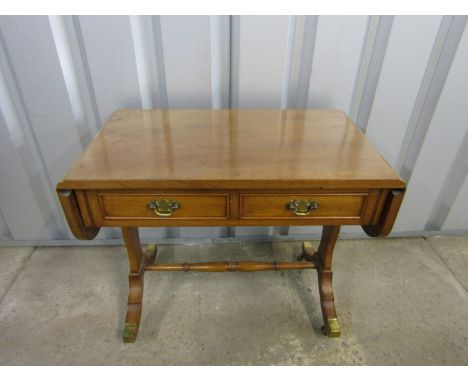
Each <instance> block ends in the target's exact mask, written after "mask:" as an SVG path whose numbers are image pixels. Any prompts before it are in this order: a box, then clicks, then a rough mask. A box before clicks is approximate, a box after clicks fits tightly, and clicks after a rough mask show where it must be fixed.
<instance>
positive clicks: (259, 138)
mask: <svg viewBox="0 0 468 382" xmlns="http://www.w3.org/2000/svg"><path fill="white" fill-rule="evenodd" d="M404 187H405V184H404V182H403V181H402V180H401V179H400V177H399V176H398V175H397V174H396V173H395V171H394V170H393V169H392V168H391V167H390V165H389V164H388V163H387V162H386V161H385V160H384V159H383V158H382V157H381V156H380V155H379V154H378V152H377V151H376V150H375V149H374V148H373V147H372V146H371V144H370V143H369V142H368V141H367V139H366V137H365V136H364V135H363V134H362V133H361V131H360V130H359V129H357V128H356V127H355V125H354V124H353V123H352V121H351V120H350V119H349V118H348V117H347V116H346V115H345V114H344V113H342V112H340V111H337V110H276V109H260V110H198V109H197V110H195V109H192V110H176V109H174V110H131V109H128V110H127V109H125V110H117V111H116V112H115V113H114V114H113V115H112V117H111V119H110V120H109V122H107V124H106V125H105V126H104V127H103V128H102V129H101V131H100V132H99V133H98V134H97V136H96V137H95V138H94V140H93V141H92V142H91V144H90V145H89V147H88V148H87V149H86V151H85V152H84V153H83V154H82V156H81V157H80V159H79V160H78V161H77V162H76V163H75V165H74V166H73V167H72V168H71V170H70V171H69V172H68V174H67V175H66V177H65V178H64V180H63V181H62V182H61V183H59V185H58V188H59V189H92V188H101V189H102V188H107V189H116V188H126V189H137V188H145V189H149V188H158V189H162V188H166V189H173V188H182V189H187V188H191V189H195V188H200V189H226V188H230V189H234V188H237V189H254V188H269V189H287V188H303V189H305V188H314V189H321V188H323V189H350V188H404Z"/></svg>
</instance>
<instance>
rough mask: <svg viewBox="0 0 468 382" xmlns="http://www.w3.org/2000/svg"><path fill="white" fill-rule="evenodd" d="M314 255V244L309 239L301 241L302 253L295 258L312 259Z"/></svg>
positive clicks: (300, 259) (299, 259)
mask: <svg viewBox="0 0 468 382" xmlns="http://www.w3.org/2000/svg"><path fill="white" fill-rule="evenodd" d="M314 255H315V249H314V246H313V245H312V243H311V242H310V241H304V242H303V243H302V253H301V254H300V255H299V256H298V258H297V260H298V261H302V260H304V259H305V260H306V261H312V260H313V258H314Z"/></svg>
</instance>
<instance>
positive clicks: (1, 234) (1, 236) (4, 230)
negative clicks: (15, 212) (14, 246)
mask: <svg viewBox="0 0 468 382" xmlns="http://www.w3.org/2000/svg"><path fill="white" fill-rule="evenodd" d="M0 155H1V154H0ZM11 239H12V236H11V234H10V230H9V229H8V225H7V223H6V221H5V218H4V217H3V215H2V211H1V210H0V240H11Z"/></svg>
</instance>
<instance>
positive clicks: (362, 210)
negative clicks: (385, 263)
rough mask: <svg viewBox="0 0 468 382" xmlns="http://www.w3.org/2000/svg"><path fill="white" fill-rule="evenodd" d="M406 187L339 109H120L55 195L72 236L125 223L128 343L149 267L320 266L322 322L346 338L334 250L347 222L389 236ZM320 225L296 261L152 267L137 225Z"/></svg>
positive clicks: (152, 251)
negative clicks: (338, 302)
mask: <svg viewBox="0 0 468 382" xmlns="http://www.w3.org/2000/svg"><path fill="white" fill-rule="evenodd" d="M404 190H405V183H404V182H403V181H402V180H401V179H400V177H399V176H398V175H397V174H396V173H395V172H394V171H393V169H392V168H391V167H390V166H389V165H388V164H387V162H386V161H385V160H384V159H383V158H382V157H381V156H380V155H379V154H378V153H377V152H376V151H375V150H374V149H373V148H372V146H371V145H370V144H369V143H368V141H367V140H366V137H365V136H364V135H363V134H362V133H361V132H360V130H359V129H357V128H356V127H355V125H354V124H353V123H352V121H351V120H350V119H349V118H348V117H347V116H346V115H345V114H344V113H342V112H340V111H336V110H274V109H261V110H117V111H116V112H114V114H113V115H112V117H111V118H110V120H109V122H108V123H107V124H106V125H105V126H104V127H103V129H102V130H101V131H100V132H99V134H97V136H96V137H95V138H94V140H93V141H92V142H91V144H90V145H89V147H88V148H87V150H86V151H85V152H84V153H83V154H82V156H81V158H80V159H79V160H78V161H77V162H76V164H75V165H74V166H73V167H72V168H71V170H70V171H69V172H68V174H67V175H66V177H65V178H64V180H63V181H62V182H60V183H59V184H58V185H57V192H58V196H59V199H60V202H61V204H62V207H63V210H64V213H65V216H66V218H67V221H68V224H69V226H70V229H71V231H72V232H73V234H74V235H75V236H76V237H77V238H79V239H85V240H91V239H93V238H94V237H95V236H96V235H97V233H98V231H99V229H100V227H121V228H122V232H123V238H124V241H125V245H126V248H127V252H128V259H129V263H130V273H129V284H130V288H129V296H128V310H127V317H126V322H125V329H124V333H123V339H124V341H125V342H134V341H135V339H136V336H137V333H138V328H139V324H140V317H141V310H142V299H143V278H144V273H145V271H185V272H186V271H214V272H226V271H228V272H232V271H241V272H244V271H264V270H289V269H316V270H317V272H318V284H319V291H320V304H321V308H322V314H323V320H324V326H323V327H322V330H323V332H324V334H326V335H328V336H329V337H338V336H339V335H340V327H339V324H338V320H337V315H336V310H335V304H334V297H333V290H332V256H333V249H334V246H335V242H336V240H337V238H338V233H339V231H340V226H341V225H361V226H362V227H363V229H364V231H365V232H366V233H367V234H368V235H370V236H385V235H387V234H388V233H389V232H390V230H391V228H392V226H393V223H394V221H395V218H396V215H397V212H398V209H399V207H400V204H401V202H402V199H403V195H404ZM275 225H276V226H294V225H299V226H309V225H321V226H323V232H322V238H321V241H320V245H319V247H318V250H317V251H314V249H313V248H312V246H311V245H310V243H308V242H306V243H304V244H303V250H302V254H301V255H300V256H299V258H298V260H297V261H291V262H270V263H265V262H255V261H245V262H244V261H242V262H229V261H220V262H207V263H178V264H160V263H155V257H156V246H155V245H150V246H148V249H147V251H146V253H145V252H143V251H142V249H141V246H140V240H139V234H138V227H169V226H177V227H196V226H275Z"/></svg>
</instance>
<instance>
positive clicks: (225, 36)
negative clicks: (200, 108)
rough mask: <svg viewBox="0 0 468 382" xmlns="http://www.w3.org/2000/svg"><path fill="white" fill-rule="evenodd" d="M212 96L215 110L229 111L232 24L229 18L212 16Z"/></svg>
mask: <svg viewBox="0 0 468 382" xmlns="http://www.w3.org/2000/svg"><path fill="white" fill-rule="evenodd" d="M210 32H211V94H212V105H211V107H212V108H213V109H228V108H229V104H230V100H229V97H230V74H229V71H230V61H231V56H230V53H231V49H230V39H231V23H230V17H229V16H210Z"/></svg>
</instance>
